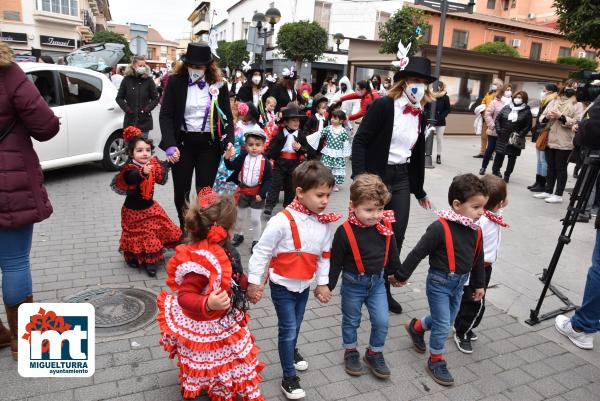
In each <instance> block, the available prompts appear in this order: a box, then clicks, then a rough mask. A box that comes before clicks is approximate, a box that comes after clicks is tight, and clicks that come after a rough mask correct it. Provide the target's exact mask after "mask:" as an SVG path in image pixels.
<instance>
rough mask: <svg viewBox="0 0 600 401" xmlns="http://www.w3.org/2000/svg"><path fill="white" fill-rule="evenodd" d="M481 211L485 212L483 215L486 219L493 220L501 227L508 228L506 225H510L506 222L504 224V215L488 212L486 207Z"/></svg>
mask: <svg viewBox="0 0 600 401" xmlns="http://www.w3.org/2000/svg"><path fill="white" fill-rule="evenodd" d="M483 213H484V214H485V217H487V218H488V220H490V221H493V222H494V223H496V224H498V225H499V226H500V227H502V228H508V227H510V226H509V225H508V224H506V223H505V222H504V217H502V216H498V215H496V214H494V213H492V212H490V211H489V210H487V209H486V210H484V211H483Z"/></svg>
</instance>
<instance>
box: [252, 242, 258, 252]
mask: <svg viewBox="0 0 600 401" xmlns="http://www.w3.org/2000/svg"><path fill="white" fill-rule="evenodd" d="M256 244H258V241H252V246H251V247H250V253H254V246H255V245H256Z"/></svg>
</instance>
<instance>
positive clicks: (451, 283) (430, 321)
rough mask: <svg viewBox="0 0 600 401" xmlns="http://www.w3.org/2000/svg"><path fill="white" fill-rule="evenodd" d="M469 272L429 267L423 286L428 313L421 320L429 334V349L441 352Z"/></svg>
mask: <svg viewBox="0 0 600 401" xmlns="http://www.w3.org/2000/svg"><path fill="white" fill-rule="evenodd" d="M467 280H469V274H450V273H444V272H442V271H439V270H434V269H429V273H428V274H427V283H426V286H425V289H426V293H427V302H428V303H429V312H430V313H431V314H430V315H428V316H426V317H424V318H423V319H422V320H421V324H422V325H423V328H424V329H425V330H431V333H430V335H429V351H430V352H431V353H432V354H443V353H444V350H445V346H446V338H447V337H448V332H449V331H450V327H451V326H452V323H453V322H454V319H456V315H457V314H458V311H459V309H460V301H461V299H462V295H463V286H464V285H465V284H466V283H467Z"/></svg>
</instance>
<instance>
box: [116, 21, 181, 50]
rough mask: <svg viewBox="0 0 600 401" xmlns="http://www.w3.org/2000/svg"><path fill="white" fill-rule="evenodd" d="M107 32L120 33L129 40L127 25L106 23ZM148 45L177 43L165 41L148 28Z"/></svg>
mask: <svg viewBox="0 0 600 401" xmlns="http://www.w3.org/2000/svg"><path fill="white" fill-rule="evenodd" d="M108 30H109V31H113V32H117V33H120V34H121V35H123V36H125V37H126V38H127V39H131V36H130V34H129V25H125V24H114V23H112V22H110V23H108ZM148 43H161V44H165V45H167V46H178V45H179V43H178V42H176V41H173V40H167V39H165V38H163V37H162V35H161V34H160V33H159V32H158V31H157V30H156V29H154V28H152V27H148Z"/></svg>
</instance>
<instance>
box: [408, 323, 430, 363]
mask: <svg viewBox="0 0 600 401" xmlns="http://www.w3.org/2000/svg"><path fill="white" fill-rule="evenodd" d="M416 322H417V319H415V318H413V319H412V320H411V321H410V322H406V323H404V328H405V329H406V331H407V333H408V335H409V336H410V339H411V340H412V343H413V347H414V349H415V351H417V352H418V353H419V354H424V353H425V351H427V346H426V345H425V333H419V332H417V331H416V330H415V323H416Z"/></svg>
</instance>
